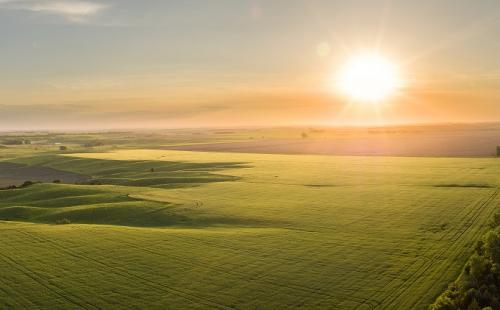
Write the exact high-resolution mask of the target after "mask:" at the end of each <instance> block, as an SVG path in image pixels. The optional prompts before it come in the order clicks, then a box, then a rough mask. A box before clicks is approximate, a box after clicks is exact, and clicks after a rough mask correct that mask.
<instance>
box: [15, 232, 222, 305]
mask: <svg viewBox="0 0 500 310" xmlns="http://www.w3.org/2000/svg"><path fill="white" fill-rule="evenodd" d="M22 233H24V234H25V235H28V236H30V237H31V238H33V239H35V240H38V241H41V242H44V243H48V244H51V245H52V246H53V247H55V248H57V249H59V250H61V251H62V252H64V253H66V254H68V255H70V256H73V257H75V258H78V259H82V260H84V261H89V262H93V263H95V264H98V265H101V266H104V267H105V268H107V269H110V270H113V271H114V272H115V274H118V275H120V276H122V277H123V278H125V279H128V280H130V279H131V278H135V280H139V281H140V282H142V284H145V285H146V286H149V287H151V288H153V289H155V290H158V289H159V288H160V289H161V288H163V289H165V290H167V291H169V292H170V293H172V294H173V295H176V296H178V297H181V298H184V299H186V300H188V301H189V302H193V303H199V304H202V305H205V306H209V307H216V308H219V309H231V308H230V307H228V306H225V305H223V304H220V303H217V302H215V301H213V300H210V299H207V298H204V297H200V296H198V295H195V294H193V293H190V292H185V291H182V290H179V289H176V288H173V287H170V286H168V285H165V284H162V283H158V282H153V281H151V280H149V279H146V278H144V277H141V276H138V275H136V274H133V273H130V272H128V271H127V270H125V269H123V268H121V267H117V266H112V265H109V264H106V263H104V262H102V261H100V260H97V259H94V258H92V257H89V256H86V255H83V254H78V253H76V252H74V251H71V250H68V249H67V248H65V247H63V246H61V245H59V244H57V243H56V242H54V241H52V240H50V239H47V238H44V237H41V236H39V235H35V234H33V233H30V232H26V231H23V232H22Z"/></svg>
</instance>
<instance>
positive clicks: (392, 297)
mask: <svg viewBox="0 0 500 310" xmlns="http://www.w3.org/2000/svg"><path fill="white" fill-rule="evenodd" d="M498 193H499V190H495V191H494V192H493V193H492V194H491V195H490V196H488V197H487V198H486V199H485V200H483V201H482V202H479V206H478V207H477V208H472V210H471V211H469V212H468V213H467V215H468V214H470V213H472V219H470V218H469V217H468V216H465V217H464V219H465V223H464V224H463V225H462V227H461V228H462V229H459V230H457V231H455V233H454V234H453V235H452V236H451V238H450V242H453V243H454V241H457V240H459V239H460V237H461V236H463V235H464V234H465V233H466V232H467V231H468V230H469V228H470V227H471V226H472V225H473V224H474V223H475V222H476V221H477V219H478V218H479V216H480V215H481V214H482V213H483V211H484V209H486V207H487V206H488V205H489V204H490V203H491V202H492V201H493V200H494V199H495V198H496V197H497V195H498ZM493 211H494V210H493ZM493 211H492V212H493ZM477 234H480V230H478V232H477V233H476V234H475V235H477ZM445 236H446V235H443V236H442V237H441V238H440V239H443V238H444V237H445ZM450 242H449V243H450ZM452 248H453V246H448V247H446V248H443V249H442V250H441V251H439V252H438V253H436V254H434V255H433V256H432V258H431V261H430V262H429V263H428V264H427V265H425V264H424V265H422V266H421V267H419V268H418V269H417V270H416V271H415V272H414V273H413V275H414V276H412V277H410V278H409V279H408V280H406V281H405V282H404V284H407V283H408V285H405V286H404V287H405V288H404V289H403V290H398V291H395V292H394V293H392V294H391V295H388V296H386V297H385V298H384V299H382V301H381V302H380V304H387V305H390V304H391V303H393V302H394V301H395V300H397V299H398V298H399V297H400V296H401V295H402V294H403V293H404V292H406V291H407V290H408V289H409V287H408V286H411V285H413V284H414V283H415V282H416V281H417V280H418V279H419V278H420V275H422V274H423V273H424V272H425V271H427V270H428V269H429V268H430V267H431V266H432V263H434V262H435V261H436V260H437V259H439V258H441V257H442V256H443V254H445V253H446V252H448V250H450V249H452ZM429 251H430V249H427V250H426V251H425V253H424V254H427V253H428V252H429ZM434 283H435V282H434ZM388 285H389V284H388ZM386 286H387V285H386ZM413 305H414V304H413Z"/></svg>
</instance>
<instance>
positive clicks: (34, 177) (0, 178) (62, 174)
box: [0, 162, 89, 187]
mask: <svg viewBox="0 0 500 310" xmlns="http://www.w3.org/2000/svg"><path fill="white" fill-rule="evenodd" d="M88 179H89V178H88V177H87V176H84V175H81V174H77V173H72V172H66V171H61V170H57V169H53V168H48V167H39V166H26V165H21V164H15V163H9V162H0V187H6V186H10V185H21V184H22V183H24V181H28V180H29V181H34V182H53V181H54V180H59V181H61V182H62V183H80V182H85V181H87V180H88Z"/></svg>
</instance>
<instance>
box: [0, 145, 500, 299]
mask: <svg viewBox="0 0 500 310" xmlns="http://www.w3.org/2000/svg"><path fill="white" fill-rule="evenodd" d="M15 161H16V162H22V163H27V164H31V165H43V166H48V167H51V168H55V169H61V170H65V171H70V172H75V173H84V174H86V175H89V176H91V177H92V178H93V179H95V180H99V181H100V182H101V183H103V184H108V185H99V186H97V185H70V184H37V185H34V186H31V187H28V188H24V189H18V190H12V191H0V218H2V217H7V216H9V217H11V218H10V220H11V221H4V222H1V223H0V244H2V251H1V252H0V269H1V270H2V271H3V276H2V278H1V279H0V281H2V282H3V284H2V285H1V286H0V287H1V289H0V308H51V309H57V308H59V309H63V308H64V309H66V308H82V307H83V308H88V309H93V308H148V309H149V308H165V307H169V308H194V309H196V308H199V309H204V308H266V309H276V308H286V307H290V308H294V307H304V308H309V309H310V308H335V309H355V308H361V309H410V308H425V307H426V306H427V305H428V304H430V303H432V302H433V301H434V299H435V298H436V297H437V296H438V295H439V294H440V293H441V292H442V291H443V290H444V289H445V288H446V286H447V285H448V283H450V282H451V281H453V280H454V279H455V278H456V276H457V275H458V274H459V273H460V270H461V268H462V267H463V265H464V263H465V261H466V260H467V258H468V257H469V255H470V254H471V252H472V247H473V245H474V243H475V241H477V240H478V239H479V238H480V236H481V234H482V233H483V232H484V228H485V223H487V222H488V220H489V219H490V217H491V215H492V214H493V212H495V211H496V210H498V207H499V206H500V195H498V189H499V186H500V162H499V161H498V160H496V159H494V158H490V159H479V158H476V159H465V158H462V159H450V158H389V157H328V156H291V155H262V154H261V155H256V154H224V153H200V152H180V151H153V150H125V151H118V152H111V153H84V154H66V155H65V156H54V155H46V154H45V155H40V156H36V157H25V156H24V157H22V158H17V159H15ZM152 165H154V168H155V169H154V170H155V172H153V173H151V172H150V170H149V169H150V167H152ZM157 172H158V174H159V176H158V177H156V175H157ZM151 174H153V175H155V177H151ZM117 179H119V181H117ZM201 179H209V180H210V181H209V182H202V181H201ZM137 180H147V182H140V183H137ZM193 180H194V181H193ZM191 181H193V182H191ZM170 182H171V183H173V184H176V185H175V186H169V184H170ZM192 185H194V186H192ZM13 208H14V209H13ZM15 208H17V209H15ZM62 219H68V220H69V221H70V222H71V224H66V225H56V222H57V221H59V220H62ZM13 220H15V221H13Z"/></svg>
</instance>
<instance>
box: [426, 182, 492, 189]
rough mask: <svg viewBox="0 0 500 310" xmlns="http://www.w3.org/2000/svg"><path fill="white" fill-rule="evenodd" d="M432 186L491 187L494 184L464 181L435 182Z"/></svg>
mask: <svg viewBox="0 0 500 310" xmlns="http://www.w3.org/2000/svg"><path fill="white" fill-rule="evenodd" d="M433 187H451V188H453V187H458V188H493V187H494V186H493V185H490V184H486V183H464V184H456V183H451V184H436V185H433Z"/></svg>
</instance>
